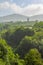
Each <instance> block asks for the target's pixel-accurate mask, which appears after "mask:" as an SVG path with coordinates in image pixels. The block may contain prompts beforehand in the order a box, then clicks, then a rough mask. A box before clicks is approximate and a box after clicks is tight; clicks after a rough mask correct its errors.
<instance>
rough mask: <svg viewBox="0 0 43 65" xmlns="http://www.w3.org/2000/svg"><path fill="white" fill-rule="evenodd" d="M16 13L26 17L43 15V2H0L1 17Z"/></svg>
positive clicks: (21, 0) (7, 0)
mask: <svg viewBox="0 0 43 65" xmlns="http://www.w3.org/2000/svg"><path fill="white" fill-rule="evenodd" d="M15 13H16V14H22V15H26V16H32V15H39V14H43V0H0V16H5V15H9V14H15Z"/></svg>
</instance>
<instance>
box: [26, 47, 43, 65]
mask: <svg viewBox="0 0 43 65" xmlns="http://www.w3.org/2000/svg"><path fill="white" fill-rule="evenodd" d="M25 61H26V65H43V63H42V58H41V54H40V53H39V52H38V50H37V49H36V48H35V49H31V50H30V51H29V53H27V54H26V55H25Z"/></svg>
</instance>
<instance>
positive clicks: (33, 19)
mask: <svg viewBox="0 0 43 65" xmlns="http://www.w3.org/2000/svg"><path fill="white" fill-rule="evenodd" d="M30 20H31V21H35V20H38V21H43V14H40V15H34V16H31V17H30Z"/></svg>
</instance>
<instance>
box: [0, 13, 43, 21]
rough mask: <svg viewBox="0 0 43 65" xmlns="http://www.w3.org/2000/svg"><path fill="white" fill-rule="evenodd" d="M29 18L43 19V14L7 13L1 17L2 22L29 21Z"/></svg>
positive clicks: (32, 19) (33, 19)
mask: <svg viewBox="0 0 43 65" xmlns="http://www.w3.org/2000/svg"><path fill="white" fill-rule="evenodd" d="M27 18H29V20H30V21H35V20H39V21H43V14H42V15H34V16H31V17H28V16H24V15H20V14H12V15H7V16H3V17H0V22H10V21H13V22H15V21H27Z"/></svg>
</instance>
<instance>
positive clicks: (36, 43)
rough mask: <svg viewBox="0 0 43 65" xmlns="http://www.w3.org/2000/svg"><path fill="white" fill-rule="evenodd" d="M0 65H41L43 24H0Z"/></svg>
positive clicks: (42, 58)
mask: <svg viewBox="0 0 43 65" xmlns="http://www.w3.org/2000/svg"><path fill="white" fill-rule="evenodd" d="M0 65H43V22H36V23H35V22H31V21H30V22H16V23H14V22H11V23H10V22H8V23H0Z"/></svg>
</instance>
